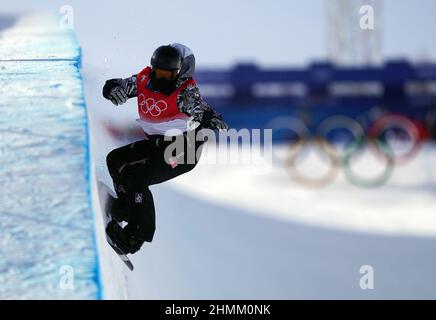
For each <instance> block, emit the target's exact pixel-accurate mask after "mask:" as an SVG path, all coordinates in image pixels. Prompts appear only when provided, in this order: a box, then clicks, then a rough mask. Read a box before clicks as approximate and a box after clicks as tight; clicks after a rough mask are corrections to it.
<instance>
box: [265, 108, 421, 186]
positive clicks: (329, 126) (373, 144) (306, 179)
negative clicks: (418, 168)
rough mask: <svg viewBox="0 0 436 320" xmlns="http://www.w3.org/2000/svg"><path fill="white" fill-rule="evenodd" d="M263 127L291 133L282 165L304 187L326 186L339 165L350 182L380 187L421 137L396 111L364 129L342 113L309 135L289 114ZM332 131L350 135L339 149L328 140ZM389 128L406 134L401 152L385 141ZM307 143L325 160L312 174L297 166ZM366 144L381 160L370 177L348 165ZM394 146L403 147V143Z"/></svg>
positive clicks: (409, 155)
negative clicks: (323, 168) (380, 166)
mask: <svg viewBox="0 0 436 320" xmlns="http://www.w3.org/2000/svg"><path fill="white" fill-rule="evenodd" d="M266 127H267V128H271V129H272V130H273V134H274V132H277V131H278V130H286V131H288V132H290V133H292V135H291V136H292V139H288V140H290V143H289V145H288V147H287V149H286V152H285V157H286V159H285V161H284V164H285V166H286V169H287V171H288V174H289V175H290V178H291V179H292V180H293V181H295V182H297V183H299V184H301V185H304V186H308V187H323V186H326V185H327V184H329V183H331V182H332V181H333V180H334V179H335V178H336V177H337V175H338V173H339V171H340V169H341V168H342V171H343V173H344V176H345V178H346V179H347V180H348V181H349V182H350V183H352V184H353V185H356V186H360V187H377V186H381V185H382V184H384V183H385V182H387V181H388V180H389V178H390V177H391V175H392V173H393V170H394V166H395V165H403V164H406V163H408V162H410V161H411V160H412V159H413V158H414V157H415V156H416V154H417V152H418V151H419V149H420V146H421V138H422V137H421V134H420V132H419V130H418V128H417V126H416V124H415V123H414V122H413V121H412V120H410V119H408V118H407V117H405V116H402V115H397V114H385V115H383V116H381V117H380V118H378V119H377V120H376V121H375V122H373V123H372V124H371V125H370V126H369V128H368V129H367V130H365V129H364V127H363V125H362V124H361V123H360V122H359V121H357V120H355V119H353V118H351V117H348V116H343V115H334V116H330V117H329V118H326V119H325V120H323V121H321V122H320V124H319V125H318V127H317V128H316V130H315V132H314V133H313V134H312V132H310V130H309V128H308V126H307V125H306V124H305V123H304V122H303V121H302V120H300V119H298V118H294V117H289V116H285V117H278V118H275V119H273V120H272V121H270V122H269V123H268V124H267V125H266ZM335 130H341V131H346V132H348V136H350V137H351V139H348V141H346V143H343V144H342V148H339V146H338V144H334V143H332V142H330V141H329V140H330V139H329V135H330V134H331V133H332V132H334V131H335ZM392 131H393V132H394V134H397V135H400V136H402V137H403V138H404V137H405V136H407V138H408V140H409V141H410V143H409V146H408V148H405V151H403V152H402V153H401V154H398V152H395V151H396V149H397V148H396V147H395V145H394V144H393V143H389V142H388V141H387V140H388V139H387V138H386V137H385V135H387V133H389V132H391V135H392ZM403 140H404V139H403ZM403 145H404V143H403ZM308 146H313V147H315V148H314V150H316V151H317V152H318V153H319V154H320V155H321V156H322V157H323V158H327V159H328V169H327V170H326V171H325V172H324V173H322V174H320V175H318V176H316V177H313V176H311V175H310V174H303V173H302V171H301V170H300V169H299V168H298V166H297V159H298V158H299V157H301V155H302V154H303V153H304V150H305V149H307V147H308ZM367 147H368V149H369V150H371V151H373V153H374V154H375V156H376V158H378V159H379V160H381V161H382V162H383V169H382V170H381V172H379V173H377V175H376V176H374V177H370V178H368V177H366V178H365V177H363V176H362V175H361V174H357V173H356V170H354V169H353V168H352V162H353V161H355V159H356V158H357V157H358V156H359V155H361V154H362V151H363V150H364V149H365V148H367ZM398 149H404V146H403V148H398ZM374 151H375V152H374ZM273 156H274V159H275V161H277V160H281V159H280V158H281V157H280V156H279V155H278V154H276V152H273ZM282 158H283V157H282Z"/></svg>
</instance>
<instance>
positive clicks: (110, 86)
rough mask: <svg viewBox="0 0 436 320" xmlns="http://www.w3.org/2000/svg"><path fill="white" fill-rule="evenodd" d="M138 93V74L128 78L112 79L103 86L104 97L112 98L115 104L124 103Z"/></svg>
mask: <svg viewBox="0 0 436 320" xmlns="http://www.w3.org/2000/svg"><path fill="white" fill-rule="evenodd" d="M136 95H137V87H136V75H133V76H131V77H129V78H126V79H110V80H107V81H106V83H105V85H104V86H103V97H105V98H106V99H108V100H111V101H112V103H113V104H115V105H120V104H123V103H125V102H126V101H127V99H129V98H133V97H136Z"/></svg>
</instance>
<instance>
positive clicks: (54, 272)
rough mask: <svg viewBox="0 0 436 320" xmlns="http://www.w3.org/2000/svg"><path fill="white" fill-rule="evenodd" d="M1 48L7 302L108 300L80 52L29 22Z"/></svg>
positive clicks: (65, 33)
mask: <svg viewBox="0 0 436 320" xmlns="http://www.w3.org/2000/svg"><path fill="white" fill-rule="evenodd" d="M10 22H11V23H12V21H10ZM0 47H1V51H0V110H1V114H2V117H1V118H0V136H1V139H0V164H1V166H0V182H1V185H2V192H1V194H0V203H1V207H0V215H1V219H0V253H1V257H2V259H1V260H0V298H1V299H95V298H98V297H99V296H100V288H99V285H98V279H97V277H98V267H97V253H96V250H95V249H96V248H95V244H94V221H93V216H92V212H91V210H90V209H91V206H90V200H91V199H90V193H89V189H88V177H87V168H88V159H87V150H88V142H87V123H86V110H85V101H84V100H83V90H82V82H81V75H80V72H79V69H78V65H79V62H80V50H79V46H78V44H77V41H76V39H75V36H74V34H73V33H72V32H71V31H69V30H65V29H60V28H59V27H58V24H57V19H55V18H53V17H50V16H44V15H29V16H22V17H20V18H19V19H18V20H16V21H15V23H14V24H13V26H11V25H8V26H7V29H5V30H2V32H1V34H0ZM68 275H70V276H73V278H70V277H68ZM66 276H67V278H66ZM71 280H72V281H73V282H71ZM70 284H72V286H70Z"/></svg>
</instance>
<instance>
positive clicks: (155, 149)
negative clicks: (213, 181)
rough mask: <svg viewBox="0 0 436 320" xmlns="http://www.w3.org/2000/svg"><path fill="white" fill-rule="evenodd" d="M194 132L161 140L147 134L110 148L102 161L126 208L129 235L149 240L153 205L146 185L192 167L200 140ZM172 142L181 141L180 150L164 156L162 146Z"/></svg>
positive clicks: (151, 230)
mask: <svg viewBox="0 0 436 320" xmlns="http://www.w3.org/2000/svg"><path fill="white" fill-rule="evenodd" d="M194 134H195V133H194ZM194 134H192V132H191V133H190V134H187V133H185V134H183V135H181V136H178V137H172V139H171V141H165V140H164V136H161V135H153V136H148V137H147V139H144V140H140V141H136V142H134V143H131V144H128V145H126V146H123V147H121V148H117V149H114V150H112V151H111V152H110V153H109V154H108V155H107V157H106V162H107V166H108V169H109V173H110V175H111V177H112V180H113V183H114V187H115V191H116V193H117V195H118V201H120V202H121V203H122V205H123V206H124V205H125V206H126V209H127V211H128V225H127V226H126V227H125V228H127V232H128V234H129V235H131V236H134V237H136V238H137V239H138V240H142V241H147V242H151V241H152V240H153V236H154V232H155V228H156V226H155V208H154V202H153V195H152V194H151V191H150V189H149V188H148V187H149V186H151V185H154V184H158V183H161V182H164V181H167V180H169V179H172V178H174V177H177V176H179V175H181V174H183V173H186V172H188V171H190V170H192V169H193V168H194V167H195V166H196V164H197V162H198V160H199V156H200V154H201V150H202V145H203V143H204V141H195V135H194ZM175 141H178V142H182V146H183V150H182V151H183V153H182V152H180V151H181V149H178V150H177V149H176V150H173V152H171V153H169V154H168V155H165V150H166V148H167V147H169V146H170V145H171V144H172V143H173V142H175ZM172 146H174V144H173V145H172ZM179 146H180V144H179ZM189 153H190V155H189ZM195 155H197V157H196V156H195Z"/></svg>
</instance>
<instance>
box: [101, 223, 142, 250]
mask: <svg viewBox="0 0 436 320" xmlns="http://www.w3.org/2000/svg"><path fill="white" fill-rule="evenodd" d="M106 234H107V235H108V236H109V238H110V239H111V240H112V242H113V243H114V244H115V246H116V247H118V248H119V249H121V250H122V251H123V253H124V254H128V253H131V254H133V253H135V252H137V251H138V250H139V249H140V248H141V246H142V244H143V243H144V241H142V240H140V239H137V238H136V237H134V236H131V235H129V233H128V230H127V228H124V229H123V228H122V227H121V226H120V225H119V224H118V223H117V222H116V221H114V220H112V221H110V222H109V223H108V225H107V227H106Z"/></svg>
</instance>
